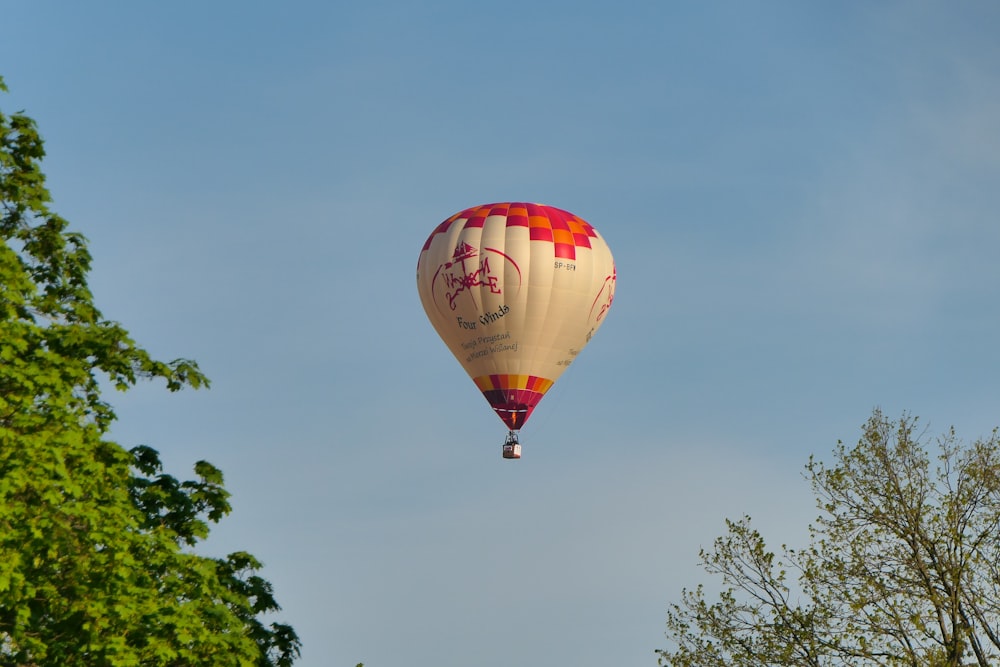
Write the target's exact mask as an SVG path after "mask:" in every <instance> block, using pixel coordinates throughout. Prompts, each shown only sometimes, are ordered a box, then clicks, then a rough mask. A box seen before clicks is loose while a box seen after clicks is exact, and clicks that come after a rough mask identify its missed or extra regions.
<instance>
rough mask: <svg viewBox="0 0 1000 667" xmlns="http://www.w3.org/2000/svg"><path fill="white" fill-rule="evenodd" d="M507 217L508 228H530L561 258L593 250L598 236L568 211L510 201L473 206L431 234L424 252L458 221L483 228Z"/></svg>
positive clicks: (538, 239) (539, 239)
mask: <svg viewBox="0 0 1000 667" xmlns="http://www.w3.org/2000/svg"><path fill="white" fill-rule="evenodd" d="M496 215H499V216H505V217H506V218H507V226H508V227H527V228H528V230H529V234H530V238H531V240H532V241H548V242H550V243H552V244H553V245H554V246H555V256H556V257H557V258H559V259H576V249H577V248H590V247H591V246H590V239H592V238H593V237H595V236H597V233H596V232H595V231H594V228H593V227H591V226H590V223H588V222H587V221H586V220H584V219H582V218H579V217H577V216H575V215H573V214H572V213H570V212H568V211H564V210H562V209H559V208H555V207H554V206H545V205H544V204H524V203H519V202H508V203H499V204H483V205H482V206H474V207H472V208H467V209H465V210H464V211H461V212H459V213H456V214H455V215H453V216H451V217H450V218H448V219H447V220H445V221H444V222H442V223H441V224H440V225H438V226H437V228H436V229H435V230H434V231H433V232H432V233H431V235H430V236H429V237H428V238H427V242H426V243H425V244H424V248H423V249H424V250H427V249H428V248H429V247H430V246H431V241H432V240H433V239H434V237H435V236H436V235H438V234H443V233H444V232H445V231H447V230H448V228H450V227H451V225H452V223H454V222H455V221H456V220H464V221H465V224H464V225H463V228H469V227H482V226H483V224H484V223H485V221H486V218H488V217H490V216H496Z"/></svg>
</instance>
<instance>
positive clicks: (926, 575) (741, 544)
mask: <svg viewBox="0 0 1000 667" xmlns="http://www.w3.org/2000/svg"><path fill="white" fill-rule="evenodd" d="M928 440H929V438H928V436H927V434H926V431H923V430H921V429H919V428H918V420H917V419H916V418H913V417H910V416H908V415H904V416H903V417H902V418H900V419H899V420H890V419H887V418H886V417H885V416H884V415H883V414H882V413H881V412H880V411H877V410H876V411H875V412H874V414H873V415H872V417H871V418H870V419H869V420H868V422H867V423H866V424H865V426H864V429H863V435H862V437H861V439H860V440H859V442H858V443H857V445H855V446H853V447H846V446H845V445H844V444H843V443H839V444H838V447H837V449H836V451H835V453H834V457H833V461H832V463H830V464H829V465H827V464H824V463H821V462H819V461H817V460H815V459H810V461H809V463H808V465H807V466H806V473H807V477H808V479H809V480H810V482H811V485H812V489H813V491H814V493H815V496H816V499H817V506H818V508H819V510H820V512H821V514H820V516H819V517H818V518H817V519H816V522H815V524H814V525H812V526H810V528H809V530H810V535H811V538H810V541H809V542H810V545H809V547H808V548H805V549H802V550H795V549H791V548H788V547H785V546H782V547H781V549H780V551H779V553H778V554H776V553H775V552H774V551H771V550H769V549H768V548H767V546H766V544H765V542H764V539H763V537H762V536H761V535H760V533H759V532H758V531H757V530H755V529H754V528H753V527H752V526H751V522H750V517H747V516H744V517H743V518H742V519H740V520H738V521H728V522H727V526H728V532H727V534H726V535H724V536H723V537H720V538H719V539H717V540H716V541H715V544H714V548H713V549H711V550H702V552H701V563H702V566H703V568H704V569H705V570H706V571H707V572H708V573H709V574H711V575H713V576H715V577H718V578H720V579H721V582H722V592H721V593H720V594H719V596H718V599H717V600H716V601H710V600H709V599H708V598H707V594H706V592H705V589H704V587H703V586H699V587H698V588H696V589H694V590H684V591H683V593H682V596H681V600H680V602H679V603H675V604H672V605H671V607H670V611H669V613H668V617H667V637H668V639H670V640H671V643H672V645H673V646H672V648H670V649H663V650H660V651H657V653H658V654H659V656H660V659H659V662H660V664H661V665H672V666H674V667H695V666H698V667H722V666H726V665H732V666H740V667H743V666H750V665H754V666H761V665H789V666H792V665H794V666H803V667H806V666H808V667H832V666H835V665H843V666H847V665H850V666H852V667H867V666H875V665H878V666H884V667H897V666H899V667H903V666H905V667H918V666H920V667H924V666H926V667H966V666H969V665H978V666H980V667H986V666H987V665H997V664H1000V438H998V435H997V432H996V431H994V432H993V434H992V435H991V437H989V438H987V439H980V440H977V441H976V442H974V443H973V444H971V445H968V444H963V443H962V442H960V441H959V440H958V439H957V438H956V435H955V432H954V429H952V430H950V431H948V432H947V433H945V434H943V435H940V436H937V437H936V438H933V442H934V446H933V447H930V448H929V447H928V446H927V445H926V443H927V441H928ZM928 449H933V450H934V451H933V454H934V456H933V457H932V454H931V452H929V451H928Z"/></svg>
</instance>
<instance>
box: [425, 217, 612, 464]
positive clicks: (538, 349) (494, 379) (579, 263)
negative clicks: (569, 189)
mask: <svg viewBox="0 0 1000 667" xmlns="http://www.w3.org/2000/svg"><path fill="white" fill-rule="evenodd" d="M615 280H616V273H615V263H614V259H613V258H612V257H611V250H609V249H608V246H607V244H606V243H605V242H604V239H602V238H601V237H600V235H598V233H597V231H596V230H595V229H594V228H593V227H592V226H591V225H590V224H589V223H587V222H586V221H585V220H583V219H582V218H579V217H577V216H575V215H573V214H572V213H569V212H567V211H563V210H561V209H558V208H554V207H552V206H544V205H542V204H524V203H513V202H507V203H499V204H484V205H482V206H475V207H472V208H468V209H466V210H464V211H461V212H459V213H456V214H455V215H453V216H451V217H450V218H448V219H447V220H445V221H444V222H442V223H441V224H440V225H438V226H437V228H435V229H434V231H433V232H431V235H430V236H429V237H428V238H427V242H426V243H424V247H423V249H421V251H420V258H419V260H418V261H417V289H418V290H419V292H420V300H421V302H422V303H423V306H424V310H425V311H426V312H427V317H428V318H429V319H430V321H431V324H433V326H434V328H435V329H436V330H437V332H438V335H440V336H441V338H442V340H444V342H445V344H446V345H447V346H448V349H450V350H451V352H452V354H454V355H455V358H457V359H458V361H459V363H460V364H462V367H463V368H464V369H465V371H466V372H467V373H468V374H469V377H471V378H472V381H473V382H474V383H475V384H476V387H477V388H478V389H479V391H481V392H482V394H483V396H484V397H485V398H486V400H487V401H488V402H489V404H490V406H491V407H492V408H493V410H494V411H496V413H497V415H498V416H499V417H500V419H501V420H502V421H503V423H504V424H506V425H507V428H508V429H509V431H508V434H507V438H506V441H505V442H504V446H503V456H504V458H509V459H517V458H520V457H521V445H520V442H519V440H518V431H519V430H520V429H521V427H523V426H524V424H525V422H527V421H528V418H529V417H531V413H532V411H533V410H534V409H535V407H536V406H537V405H538V402H539V401H541V400H542V397H543V396H544V395H545V392H547V391H548V390H549V388H550V387H551V386H552V384H553V383H554V382H555V381H556V380H557V379H559V376H560V375H562V373H563V371H565V370H566V368H567V367H568V366H569V365H570V364H572V363H573V361H574V360H575V359H576V357H577V355H578V354H579V353H580V350H582V349H583V347H584V346H585V345H586V344H587V343H588V342H590V339H591V337H592V336H593V335H594V332H596V331H597V329H598V328H599V327H600V326H601V324H602V323H603V322H604V319H605V316H606V315H607V312H608V309H609V308H610V307H611V303H612V301H613V300H614V296H615Z"/></svg>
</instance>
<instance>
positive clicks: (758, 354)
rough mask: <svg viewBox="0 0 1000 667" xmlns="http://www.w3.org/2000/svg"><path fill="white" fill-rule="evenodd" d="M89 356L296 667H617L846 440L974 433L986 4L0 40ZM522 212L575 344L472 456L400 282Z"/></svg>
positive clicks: (461, 407) (307, 11) (7, 16)
mask: <svg viewBox="0 0 1000 667" xmlns="http://www.w3.org/2000/svg"><path fill="white" fill-rule="evenodd" d="M3 23H4V29H3V35H2V38H0V74H2V75H3V76H4V77H5V79H6V82H7V84H8V86H9V87H10V89H11V93H10V94H9V95H6V96H4V98H3V101H2V103H3V108H4V110H5V111H8V112H9V111H12V110H16V109H24V110H25V111H26V112H27V113H28V114H29V115H31V116H32V117H34V118H35V119H36V120H37V121H38V123H39V125H40V128H41V131H42V133H43V135H44V136H45V138H46V140H47V147H48V153H49V155H48V158H47V160H46V162H45V170H46V172H47V174H48V175H49V185H50V188H51V190H52V192H53V195H54V198H55V208H56V210H58V211H59V212H60V213H61V214H62V215H63V216H64V217H66V218H68V219H69V220H70V221H71V223H72V224H73V226H74V227H75V228H76V229H78V230H79V231H82V232H83V233H84V234H85V235H87V237H88V238H89V239H90V240H91V250H92V252H93V255H94V260H95V265H94V272H93V275H92V287H93V289H94V291H95V293H96V297H97V299H98V304H99V306H100V307H101V309H102V310H103V312H104V313H105V315H106V316H107V317H109V318H111V319H115V320H118V321H120V322H122V323H124V324H125V325H126V326H127V327H128V328H129V329H130V331H131V332H132V333H133V335H134V336H135V338H136V339H137V340H138V341H139V342H141V343H142V344H144V345H145V346H147V348H149V349H150V350H151V351H152V352H153V353H154V354H156V355H158V356H159V357H161V358H164V359H172V358H175V357H189V358H194V359H196V360H198V361H199V362H200V364H201V365H202V367H203V368H204V370H205V371H206V372H207V373H208V374H209V376H210V377H211V378H212V380H213V386H212V388H211V390H209V391H207V392H202V391H199V392H190V391H189V392H183V393H180V394H176V395H170V394H168V393H167V392H166V391H165V390H163V389H162V388H161V387H158V386H153V385H149V386H141V387H139V388H138V389H137V390H135V391H134V392H131V393H129V394H126V395H118V396H115V397H114V402H115V405H116V406H117V407H118V409H119V416H120V421H119V423H118V424H117V426H116V428H115V431H114V436H115V438H116V439H117V440H118V441H120V442H121V443H122V444H123V445H126V446H132V445H135V444H139V443H145V444H149V445H151V446H153V447H155V448H157V449H158V450H160V452H161V453H162V454H163V456H164V459H165V461H166V462H167V465H168V467H169V470H170V472H172V473H174V474H176V475H183V474H185V473H186V471H189V470H190V467H191V465H193V463H194V462H195V461H196V460H198V459H201V458H204V459H208V460H210V461H212V462H213V463H215V464H216V465H218V466H220V467H221V468H222V469H223V471H224V472H225V473H226V480H227V486H228V487H229V488H230V489H231V490H232V492H233V494H234V498H233V501H234V505H235V512H234V513H233V514H232V515H231V516H230V517H228V518H226V519H225V520H224V521H223V523H222V524H220V525H219V526H218V528H217V529H216V530H215V532H214V534H213V536H212V538H211V539H210V540H209V541H208V543H207V544H205V545H204V551H205V552H206V553H219V554H221V553H225V552H228V551H232V550H236V549H245V550H248V551H250V552H252V553H254V554H255V555H257V556H258V557H259V558H260V559H261V560H263V561H264V562H265V564H266V567H265V570H264V573H263V574H264V576H266V577H267V578H269V579H270V580H271V581H272V582H273V583H274V584H275V587H276V591H277V595H278V599H279V601H280V602H281V603H282V605H283V607H284V611H283V612H282V614H281V617H282V618H283V619H284V620H286V621H287V622H290V623H292V624H293V625H294V626H295V627H296V628H297V629H298V630H299V632H300V634H301V636H302V638H303V640H304V642H305V647H304V653H303V658H302V660H301V662H300V664H301V665H302V666H303V667H326V666H328V665H341V666H344V665H347V666H350V667H353V665H354V664H355V663H357V662H360V661H364V662H365V664H366V665H367V666H368V667H388V666H390V665H401V664H407V665H417V666H427V667H431V666H433V667H468V666H469V665H477V666H478V667H500V666H503V667H509V666H510V665H529V666H530V665H553V664H572V665H575V666H576V667H597V666H599V665H601V666H604V665H616V666H617V667H620V666H632V665H635V666H638V665H655V664H656V658H655V656H654V654H653V650H654V649H656V648H659V647H661V646H663V645H664V644H665V639H664V637H663V630H664V620H665V614H666V609H667V606H668V604H669V603H670V602H671V601H672V600H675V599H677V597H678V595H679V591H680V589H681V588H682V587H684V586H694V585H696V584H697V583H699V582H701V581H705V579H704V578H703V577H702V576H701V573H700V571H699V570H698V568H697V553H698V549H699V548H700V547H702V546H708V545H710V544H711V541H712V539H713V538H714V537H716V536H717V535H719V534H721V533H722V531H723V530H724V519H725V518H726V517H733V518H735V517H738V516H740V515H742V514H744V513H749V514H751V515H752V516H753V517H754V521H755V523H757V524H759V526H760V527H761V529H762V530H763V532H764V533H765V536H766V537H768V538H769V541H770V542H772V543H773V544H774V545H775V546H777V545H778V544H780V543H782V542H789V543H795V542H796V541H797V540H801V539H802V536H803V534H804V533H805V525H806V523H807V522H808V521H809V520H810V519H811V518H812V517H813V515H814V514H815V510H814V509H813V508H812V505H811V501H810V496H809V490H808V487H807V485H806V484H805V482H804V481H803V479H802V477H801V471H802V466H803V464H804V463H805V462H806V460H807V459H808V456H809V455H810V454H816V455H818V456H820V457H823V456H825V455H827V454H828V453H829V452H830V451H831V450H832V448H833V447H834V445H835V443H836V442H837V440H838V439H842V440H844V441H846V442H851V441H854V440H856V438H857V437H858V434H859V427H860V425H861V424H862V423H863V422H864V420H865V419H866V417H867V416H868V415H869V414H870V412H871V410H872V409H873V408H874V407H876V406H880V407H881V408H882V409H883V410H885V411H886V412H887V413H888V414H890V415H898V414H899V413H901V412H902V411H904V410H907V411H910V412H912V413H913V414H917V415H920V416H921V418H922V419H923V421H924V422H925V423H927V424H929V425H930V427H931V429H932V431H942V430H944V429H946V428H947V427H948V426H950V425H952V424H954V425H955V426H956V428H957V429H958V432H959V434H960V435H961V436H963V437H964V438H966V439H974V438H976V437H978V436H980V435H984V434H986V433H988V432H989V431H990V430H991V429H992V428H993V427H994V426H997V425H1000V385H998V384H997V382H996V370H997V368H998V366H1000V350H998V346H997V343H996V340H997V333H996V332H997V331H998V329H1000V305H998V302H1000V299H998V297H1000V264H998V261H997V256H998V250H1000V224H998V220H997V213H996V212H997V211H998V210H1000V66H998V65H1000V42H998V41H997V39H996V35H997V34H998V33H1000V7H998V6H997V5H996V4H995V3H991V2H966V3H961V4H953V3H936V2H920V1H901V0H900V1H892V0H883V1H879V2H853V3H798V2H699V3H694V2H690V3H680V2H633V3H625V4H622V3H610V2H608V3H599V2H579V1H577V2H545V1H541V0H532V1H531V2H527V1H524V2H522V1H519V0H518V1H512V2H505V3H476V2H459V1H458V0H440V1H432V2H425V3H413V2H383V1H381V0H373V1H371V2H356V3H342V2H286V3H262V2H244V3H235V2H217V3H195V2H189V1H179V2H173V3H160V4H158V5H154V4H150V3H129V2H121V1H117V2H103V3H96V4H94V3H86V4H85V3H69V2H62V3H60V2H35V3H11V4H10V6H8V7H6V8H5V9H4V19H3ZM510 200H519V201H538V202H542V203H547V204H551V205H554V206H558V207H560V208H564V209H567V210H570V211H572V212H574V213H576V214H578V215H580V216H581V217H583V218H584V219H586V220H587V221H589V222H590V223H591V224H593V225H594V226H595V227H596V228H597V229H598V230H599V231H600V232H601V234H602V235H603V236H604V238H605V239H606V240H607V241H608V243H609V245H610V246H611V249H612V251H613V252H614V254H615V259H616V262H617V267H618V278H619V281H618V291H617V294H616V301H615V306H614V308H613V309H612V310H611V312H610V314H609V317H608V321H607V323H606V324H605V325H604V326H603V327H602V329H601V331H600V332H599V333H598V335H597V336H595V338H594V341H593V342H592V344H591V345H590V346H588V348H587V349H586V351H585V352H583V353H582V354H581V356H580V359H579V361H578V363H576V364H574V366H573V367H572V368H571V369H570V370H569V371H567V373H566V374H565V375H564V376H563V377H562V378H561V379H560V381H559V383H558V384H557V385H556V386H555V387H554V388H553V390H552V391H551V392H549V394H548V395H547V396H546V398H545V400H544V401H542V403H541V405H540V406H539V408H538V410H537V411H536V412H535V415H534V416H533V418H532V421H531V422H530V423H529V424H528V426H527V427H526V428H525V429H524V431H523V432H522V443H523V444H524V451H525V455H524V458H523V459H522V460H521V461H519V462H508V461H503V460H502V459H501V458H500V445H501V442H502V440H503V436H504V434H505V429H504V427H503V425H502V424H501V423H500V421H499V420H498V419H497V418H496V417H495V415H494V414H493V412H492V411H491V410H490V409H489V406H488V405H487V404H486V402H485V401H484V400H483V398H482V396H480V395H479V394H478V393H477V392H476V390H475V387H474V386H473V385H472V383H471V381H470V380H469V379H468V378H467V377H466V376H465V374H464V372H463V371H462V369H461V367H460V366H459V365H458V363H457V362H456V361H454V359H452V358H451V356H450V354H449V353H448V351H447V349H446V348H445V346H444V345H443V344H442V343H441V342H440V341H439V340H438V339H437V338H436V335H435V334H434V331H433V329H432V328H431V326H430V324H429V323H428V322H427V321H426V319H425V317H424V314H423V311H422V309H421V306H420V303H419V299H418V298H417V292H416V287H415V284H414V270H415V266H416V261H417V255H418V253H419V250H420V247H421V245H422V244H423V241H424V240H425V239H426V237H427V235H428V234H429V233H430V231H431V230H432V229H433V228H434V227H435V226H436V225H437V224H438V223H439V222H440V221H441V220H443V219H445V218H446V217H448V216H449V215H451V214H452V213H455V212H457V211H459V210H461V209H464V208H466V207H469V206H473V205H476V204H481V203H486V202H493V201H510Z"/></svg>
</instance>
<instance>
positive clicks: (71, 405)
mask: <svg viewBox="0 0 1000 667" xmlns="http://www.w3.org/2000/svg"><path fill="white" fill-rule="evenodd" d="M2 92H6V87H5V86H4V83H3V80H2V79H0V93H2ZM43 156H44V150H43V144H42V140H41V138H40V136H39V134H38V131H37V128H36V125H35V123H34V122H33V121H32V120H31V119H30V118H28V117H27V116H25V115H24V114H23V113H14V114H11V115H6V114H3V113H0V236H2V239H3V243H2V244H0V665H12V666H13V665H21V666H29V665H31V666H42V665H59V666H74V665H89V666H93V665H109V666H110V665H114V666H124V665H221V666H226V665H246V666H254V667H267V666H273V667H285V666H287V665H291V664H292V663H293V661H294V659H295V658H296V657H297V656H298V655H299V639H298V637H297V636H296V634H295V632H294V630H293V629H292V628H291V627H289V626H287V625H283V624H280V623H270V624H268V623H266V620H265V619H266V618H267V617H268V616H269V615H270V614H271V613H272V612H274V611H276V610H277V609H278V605H277V603H276V602H275V599H274V596H273V592H272V588H271V585H270V584H269V583H268V582H267V581H266V580H264V579H262V578H261V577H259V576H258V575H257V572H258V570H259V569H260V567H261V564H260V563H259V562H258V561H257V560H256V559H254V557H253V556H251V555H250V554H247V553H234V554H230V555H229V556H228V557H226V558H223V559H217V558H208V557H203V556H199V555H197V554H195V553H194V551H193V550H192V548H191V547H192V546H193V545H195V544H196V543H198V541H199V540H201V539H203V538H204V537H205V536H206V535H207V534H208V530H209V524H210V523H212V522H216V521H218V520H219V519H220V518H221V517H223V516H224V515H225V514H227V513H228V512H229V511H230V505H229V503H228V494H227V492H226V491H225V489H224V487H223V485H222V481H223V480H222V474H221V472H220V471H219V470H218V469H216V468H215V467H213V466H212V465H211V464H209V463H206V462H204V461H201V462H198V463H197V464H196V466H195V475H196V479H194V480H190V481H179V480H177V479H175V478H174V477H172V476H170V475H167V474H165V473H163V471H162V466H161V463H160V459H159V456H158V454H157V452H156V451H155V450H153V449H151V448H149V447H145V446H139V447H135V448H133V449H131V450H126V449H124V448H122V447H121V446H119V445H118V444H115V443H114V442H112V441H110V440H109V439H108V438H107V437H106V436H107V432H108V428H109V426H110V425H111V423H112V422H113V421H114V419H115V414H114V411H113V409H112V407H111V405H110V404H109V403H108V402H106V401H105V400H103V399H102V397H101V383H102V381H110V383H111V384H112V385H113V386H114V387H116V388H117V389H120V390H127V389H128V388H130V387H132V386H133V385H134V384H135V383H136V382H137V381H138V380H140V379H142V378H150V379H157V380H161V381H164V382H165V383H166V386H167V388H168V389H169V390H171V391H176V390H178V389H181V388H183V387H194V388H197V387H201V386H207V384H208V381H207V379H206V378H205V376H204V375H203V374H202V373H201V371H199V369H198V366H197V365H196V364H195V363H194V362H192V361H188V360H184V359H178V360H175V361H172V362H162V361H158V360H156V359H153V358H152V357H151V356H150V355H149V354H148V353H147V352H146V351H145V350H143V349H142V348H141V347H139V346H138V345H137V344H136V343H135V342H134V341H133V340H132V339H131V338H130V337H129V334H128V332H127V331H126V330H125V329H124V328H122V326H121V325H119V324H118V323H116V322H113V321H110V320H107V319H104V317H103V316H102V315H101V313H100V312H99V311H98V310H97V308H96V307H95V305H94V299H93V297H92V295H91V292H90V290H89V289H88V286H87V274H88V272H89V269H90V261H91V258H90V255H89V253H88V251H87V244H86V239H85V238H84V237H83V236H81V235H80V234H78V233H76V232H72V231H69V229H68V226H67V223H66V221H65V220H63V219H62V218H61V217H59V216H58V215H56V214H55V213H54V212H52V211H51V210H50V203H51V200H50V196H49V192H48V190H47V189H46V186H45V177H44V175H43V174H42V172H41V170H40V161H41V160H42V158H43Z"/></svg>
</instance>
